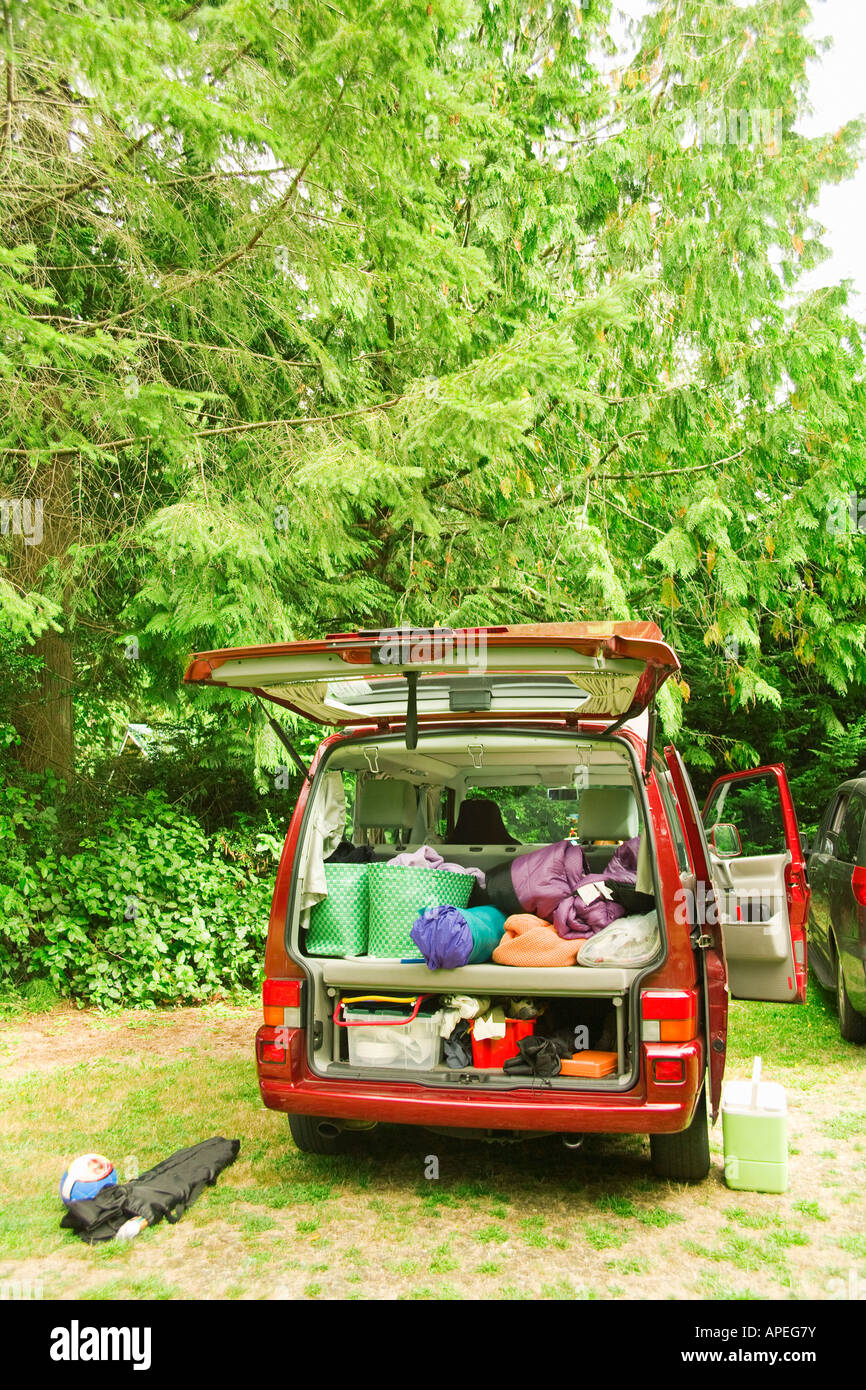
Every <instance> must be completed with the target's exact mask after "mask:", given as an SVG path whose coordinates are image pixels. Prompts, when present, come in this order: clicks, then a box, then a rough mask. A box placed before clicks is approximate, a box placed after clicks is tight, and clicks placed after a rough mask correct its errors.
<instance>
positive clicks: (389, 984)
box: [287, 725, 666, 1090]
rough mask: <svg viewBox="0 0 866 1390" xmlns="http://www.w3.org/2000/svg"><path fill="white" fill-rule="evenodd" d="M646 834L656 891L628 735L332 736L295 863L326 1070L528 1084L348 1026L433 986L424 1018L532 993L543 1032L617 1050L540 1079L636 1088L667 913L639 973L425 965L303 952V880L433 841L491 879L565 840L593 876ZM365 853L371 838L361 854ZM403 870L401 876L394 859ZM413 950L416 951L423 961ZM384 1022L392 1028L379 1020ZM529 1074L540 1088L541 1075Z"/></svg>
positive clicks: (649, 880) (305, 955) (294, 919)
mask: <svg viewBox="0 0 866 1390" xmlns="http://www.w3.org/2000/svg"><path fill="white" fill-rule="evenodd" d="M635 836H639V837H640V840H639V850H638V869H637V887H638V889H640V890H641V892H642V893H643V894H646V895H650V896H652V897H657V894H658V884H657V877H656V870H655V866H654V845H653V838H652V829H651V826H650V824H649V818H648V815H647V813H646V807H645V794H644V788H643V781H642V777H641V769H640V768H639V767H638V763H637V759H636V756H635V754H634V752H633V749H632V747H631V745H630V744H628V743H627V742H626V741H625V740H623V739H617V738H615V737H604V736H601V735H599V736H596V737H591V736H578V735H576V734H575V733H574V732H573V731H572V732H569V733H568V734H563V733H553V732H551V733H539V732H520V731H514V730H511V731H509V732H504V731H502V730H500V729H497V728H495V727H491V728H484V729H480V730H479V728H478V726H477V725H475V726H474V727H473V728H472V730H471V731H470V730H467V731H466V732H461V731H459V730H457V731H454V730H449V731H442V732H433V731H428V730H422V732H421V737H420V740H419V742H418V745H417V747H415V748H414V749H407V747H406V744H405V740H404V738H403V737H402V736H399V735H389V734H382V735H381V736H376V737H370V736H365V737H354V738H352V739H350V740H347V741H345V742H342V743H339V744H337V745H335V746H334V748H333V750H332V751H331V752H330V754H329V755H328V756H327V757H326V759H325V760H324V761H323V763H322V764H321V765H320V768H319V770H318V772H317V775H316V780H315V783H314V787H313V790H312V792H311V795H310V799H309V802H308V806H307V810H306V814H305V817H304V820H303V823H302V827H301V839H300V842H299V848H298V854H297V858H296V866H297V867H296V872H295V877H294V884H293V890H292V893H291V896H290V902H289V912H288V920H287V946H288V949H289V953H290V955H291V956H293V957H294V958H295V959H296V960H298V961H299V962H301V963H302V964H303V967H304V969H305V971H306V973H307V976H308V978H309V981H310V988H309V996H308V1003H309V1005H310V1007H311V1008H312V1011H313V1018H312V1020H311V1022H312V1027H310V1028H309V1030H308V1038H309V1045H310V1064H311V1066H312V1068H313V1070H314V1072H315V1073H316V1074H319V1075H322V1076H326V1077H327V1076H341V1077H346V1076H371V1075H375V1076H378V1077H382V1078H384V1079H387V1078H391V1079H403V1080H406V1079H408V1078H409V1076H410V1074H411V1079H412V1080H413V1081H416V1082H422V1083H427V1084H432V1085H439V1086H441V1085H443V1084H458V1085H467V1084H471V1085H480V1086H483V1087H492V1088H503V1087H511V1086H515V1085H526V1084H527V1080H526V1078H525V1077H515V1076H513V1075H509V1074H508V1073H507V1072H506V1071H504V1070H503V1067H502V1065H501V1064H500V1065H498V1066H492V1067H485V1066H478V1065H474V1064H471V1065H464V1066H460V1065H455V1064H454V1063H453V1061H452V1062H451V1063H450V1064H449V1062H448V1061H447V1060H445V1059H444V1058H443V1056H442V1055H441V1051H440V1050H439V1049H438V1048H436V1049H434V1055H431V1059H430V1061H429V1062H428V1063H425V1062H423V1061H422V1064H421V1065H420V1066H419V1065H418V1063H417V1061H416V1062H415V1064H414V1065H412V1066H410V1065H409V1063H408V1059H407V1058H406V1057H404V1056H402V1055H401V1054H400V1052H399V1049H395V1053H394V1055H393V1056H389V1055H388V1054H387V1053H386V1054H384V1055H383V1054H381V1053H380V1054H379V1056H378V1060H377V1058H376V1056H375V1054H373V1055H371V1056H367V1055H365V1052H364V1041H365V1037H364V1034H363V1031H362V1030H361V1029H357V1030H355V1031H352V1030H350V1029H349V1028H347V1027H345V1026H341V1022H340V1020H341V1018H345V1007H346V1004H347V1002H348V1001H356V1000H359V999H361V1000H363V999H365V998H369V996H378V1005H379V1007H380V1008H385V1009H386V1008H387V1003H388V1001H389V1000H393V1001H394V1002H395V1004H396V1003H397V1002H398V1001H406V1000H407V999H408V1000H411V999H412V998H417V996H418V995H419V994H423V995H425V996H426V998H425V1000H424V1002H423V1006H422V1010H421V1014H420V1017H421V1018H423V1017H424V1016H425V1013H427V1014H429V1012H430V1011H431V1010H436V1009H442V1008H447V1001H448V1000H449V998H452V997H453V996H470V997H483V998H484V999H488V1000H489V1001H490V1007H491V1008H496V1007H500V1006H501V1007H503V1008H504V1009H505V1011H506V1013H508V1014H509V1016H511V1017H513V1016H514V1014H513V1010H512V1009H511V1008H510V1006H511V1005H512V1004H513V1003H514V1001H522V1006H523V1008H524V1010H525V1009H526V1007H529V1008H530V1010H533V1009H534V1010H535V1011H536V1013H535V1017H536V1024H535V1029H536V1032H537V1033H539V1034H547V1035H552V1036H559V1037H562V1036H563V1034H565V1035H566V1036H567V1035H570V1034H571V1033H574V1035H575V1036H577V1030H578V1029H581V1030H584V1031H583V1033H582V1038H583V1041H582V1044H581V1045H582V1046H583V1047H585V1048H586V1047H588V1048H589V1049H591V1050H596V1049H598V1050H602V1051H608V1052H609V1053H610V1054H615V1058H616V1060H615V1066H614V1067H613V1070H611V1071H610V1072H609V1073H608V1074H607V1075H604V1076H599V1077H592V1076H585V1075H580V1076H576V1075H572V1074H570V1073H569V1074H564V1073H563V1074H558V1075H554V1076H551V1077H549V1078H546V1079H545V1082H544V1084H545V1085H549V1086H554V1087H563V1088H578V1089H581V1090H610V1089H614V1090H616V1089H628V1088H629V1087H630V1086H632V1085H633V1084H634V1081H635V1079H636V1073H637V1066H638V1054H639V1047H638V1046H637V1045H636V1043H637V1042H639V1035H638V1034H639V1028H640V1024H639V1021H638V1019H637V989H636V987H635V986H636V983H637V982H638V981H639V979H641V978H643V977H644V976H645V975H646V974H648V973H650V972H651V971H652V970H654V969H657V968H658V965H659V964H660V963H661V961H662V960H663V958H664V955H665V951H666V945H665V939H664V925H663V922H662V921H661V914H659V931H660V937H659V948H658V953H657V955H656V957H655V958H654V959H653V960H652V961H651V962H649V963H644V964H642V965H640V966H639V967H631V968H626V967H622V966H610V965H604V966H589V967H586V966H581V965H577V964H574V965H569V966H546V967H538V966H514V965H504V964H496V963H494V962H493V961H492V960H490V961H488V962H487V963H484V964H477V965H472V964H469V965H464V966H461V967H459V968H457V969H453V970H452V969H438V970H431V969H430V968H429V967H428V965H427V963H426V961H424V960H417V959H415V960H413V959H412V958H411V957H410V958H406V957H402V958H384V957H381V956H380V957H378V958H377V957H375V956H372V955H370V954H360V955H345V956H340V955H329V956H324V955H319V954H315V953H313V952H312V951H311V950H309V949H308V939H309V935H310V922H311V911H312V910H313V909H311V907H310V905H309V904H308V903H307V901H306V899H307V897H308V895H307V894H306V892H305V890H306V887H307V885H308V884H309V883H310V882H312V880H313V878H314V877H315V869H316V867H317V865H316V864H315V862H314V861H315V859H316V857H317V856H318V868H319V870H321V862H322V859H324V860H325V862H326V863H327V861H328V858H329V856H330V855H331V854H333V852H334V850H335V848H336V846H337V845H338V844H339V845H341V847H342V849H343V851H344V852H345V851H346V850H348V849H349V847H350V845H351V846H352V847H354V848H355V849H360V850H362V851H363V852H364V853H365V855H366V857H367V858H368V859H369V860H370V862H372V863H384V862H386V861H387V860H389V859H392V858H393V857H394V856H396V855H398V854H401V853H403V852H406V851H410V852H411V851H412V850H413V849H418V848H419V847H421V846H423V845H430V846H432V847H433V848H434V849H435V851H436V852H437V854H440V855H441V856H442V858H443V859H444V860H445V861H446V863H448V864H453V865H460V866H465V867H466V868H474V869H480V870H481V871H482V872H483V873H484V874H489V873H490V872H491V870H493V869H495V868H496V867H497V866H499V865H503V864H507V863H509V862H510V861H513V860H515V859H516V858H517V857H519V856H521V855H525V854H527V853H530V852H531V851H533V850H536V849H538V848H539V847H540V846H542V845H552V844H555V843H557V842H559V841H563V840H570V841H571V842H572V843H576V844H579V845H580V846H581V848H582V849H583V851H584V856H585V861H586V866H587V870H588V871H589V872H592V873H603V872H604V870H605V867H606V866H607V864H608V863H609V861H610V859H611V857H612V856H613V855H614V854H615V853H616V851H617V849H618V847H619V846H620V845H621V844H623V842H624V841H626V840H630V839H632V838H633V837H635ZM364 847H366V848H364ZM393 872H394V873H395V874H396V873H398V872H400V870H398V869H396V868H395V869H394V870H393ZM418 954H419V953H418V952H417V951H415V952H414V955H415V956H416V957H417V956H418ZM377 1032H380V1033H382V1032H384V1030H382V1029H380V1030H377ZM533 1084H538V1082H537V1080H535V1081H534V1082H533Z"/></svg>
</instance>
